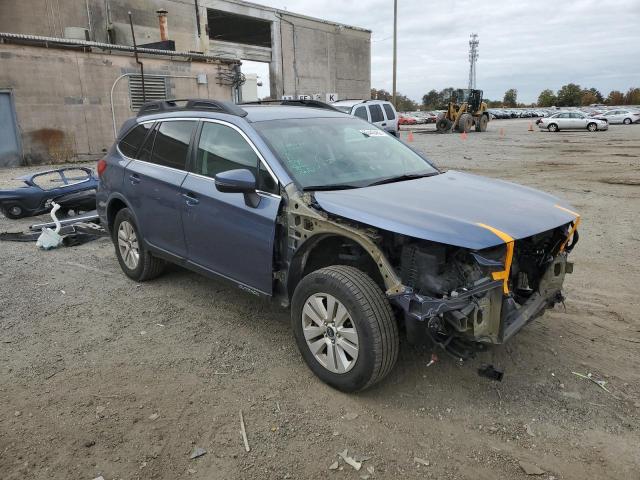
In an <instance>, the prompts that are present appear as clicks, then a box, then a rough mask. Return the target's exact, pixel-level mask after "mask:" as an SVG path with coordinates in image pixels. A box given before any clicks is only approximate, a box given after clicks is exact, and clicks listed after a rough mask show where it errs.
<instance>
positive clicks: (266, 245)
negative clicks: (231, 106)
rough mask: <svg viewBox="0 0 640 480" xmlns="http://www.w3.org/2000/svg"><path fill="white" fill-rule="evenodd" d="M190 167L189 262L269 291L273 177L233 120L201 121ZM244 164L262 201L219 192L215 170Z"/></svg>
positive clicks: (185, 217) (185, 209)
mask: <svg viewBox="0 0 640 480" xmlns="http://www.w3.org/2000/svg"><path fill="white" fill-rule="evenodd" d="M195 145H196V147H195V148H196V150H195V152H194V155H193V157H192V158H193V159H194V160H193V165H192V166H191V169H190V170H191V172H190V173H189V175H188V176H187V178H186V180H185V181H184V183H183V185H182V187H183V192H184V195H185V200H184V201H183V203H182V221H183V224H184V234H185V239H186V246H187V255H188V260H189V262H190V263H192V264H194V265H196V266H198V267H200V268H202V269H205V270H207V271H209V272H213V273H216V274H218V275H222V276H224V277H226V278H228V279H230V280H233V281H235V282H237V283H239V284H240V286H241V287H245V288H246V287H250V288H251V289H255V290H258V291H260V292H262V293H265V294H268V295H270V294H271V293H272V292H271V290H272V283H273V248H274V240H275V224H276V215H277V214H278V208H279V206H280V200H281V199H280V195H279V185H278V182H277V180H276V177H275V176H274V175H273V173H272V172H271V170H270V169H269V168H268V167H267V165H266V163H265V162H264V160H263V159H262V158H261V156H260V154H259V152H258V150H257V148H256V147H255V146H254V145H253V143H251V141H250V140H249V138H248V137H247V136H246V135H245V134H244V133H243V132H242V130H241V129H240V128H238V127H237V126H235V125H231V124H229V123H226V122H223V121H211V120H204V121H203V122H202V124H201V128H200V132H199V134H198V138H197V139H196V143H195ZM234 169H247V170H249V171H251V172H252V173H253V174H254V176H255V177H256V179H257V185H258V195H259V196H260V203H259V204H258V206H257V207H255V208H254V207H251V206H248V205H247V204H246V203H245V199H244V195H243V194H241V193H222V192H220V191H218V189H217V188H216V186H215V180H214V177H215V175H216V174H217V173H220V172H224V171H227V170H234Z"/></svg>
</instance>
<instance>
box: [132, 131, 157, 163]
mask: <svg viewBox="0 0 640 480" xmlns="http://www.w3.org/2000/svg"><path fill="white" fill-rule="evenodd" d="M149 125H152V124H149ZM157 131H158V129H157V128H154V129H153V132H151V133H150V134H149V135H147V138H146V140H145V141H144V143H143V144H142V147H141V148H140V151H139V152H138V156H137V157H136V158H137V159H138V160H143V161H145V162H150V161H151V154H152V153H153V142H154V141H155V139H156V132H157Z"/></svg>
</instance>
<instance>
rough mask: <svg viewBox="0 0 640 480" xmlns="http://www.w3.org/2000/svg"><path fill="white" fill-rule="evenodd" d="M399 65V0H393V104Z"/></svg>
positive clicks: (395, 106)
mask: <svg viewBox="0 0 640 480" xmlns="http://www.w3.org/2000/svg"><path fill="white" fill-rule="evenodd" d="M397 67H398V0H393V106H394V108H397V105H396V70H397Z"/></svg>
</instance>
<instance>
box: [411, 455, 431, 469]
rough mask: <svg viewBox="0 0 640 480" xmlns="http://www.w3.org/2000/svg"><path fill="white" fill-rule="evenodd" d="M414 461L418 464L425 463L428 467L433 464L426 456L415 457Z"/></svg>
mask: <svg viewBox="0 0 640 480" xmlns="http://www.w3.org/2000/svg"><path fill="white" fill-rule="evenodd" d="M413 461H414V463H417V464H418V465H424V466H425V467H428V466H429V465H431V464H430V463H429V460H425V459H424V458H420V457H413Z"/></svg>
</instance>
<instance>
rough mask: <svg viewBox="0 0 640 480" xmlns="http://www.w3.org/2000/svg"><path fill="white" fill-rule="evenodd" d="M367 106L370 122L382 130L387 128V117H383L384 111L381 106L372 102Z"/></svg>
mask: <svg viewBox="0 0 640 480" xmlns="http://www.w3.org/2000/svg"><path fill="white" fill-rule="evenodd" d="M368 108H369V117H370V118H371V123H373V124H374V125H376V126H377V127H380V128H382V129H384V130H386V129H387V119H386V118H385V117H384V113H383V112H382V106H381V105H380V104H378V103H373V104H371V105H368Z"/></svg>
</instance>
